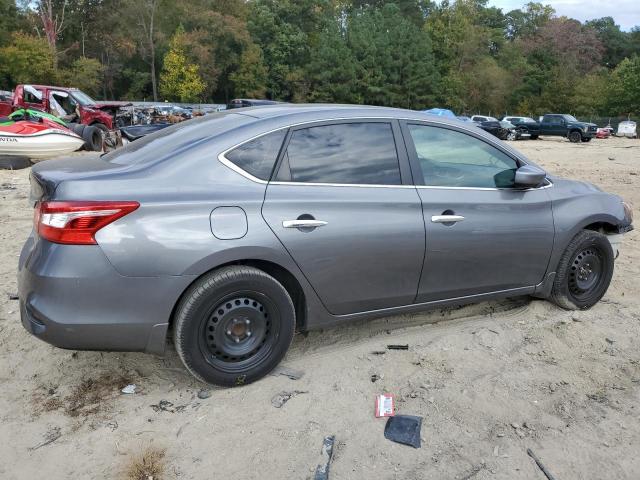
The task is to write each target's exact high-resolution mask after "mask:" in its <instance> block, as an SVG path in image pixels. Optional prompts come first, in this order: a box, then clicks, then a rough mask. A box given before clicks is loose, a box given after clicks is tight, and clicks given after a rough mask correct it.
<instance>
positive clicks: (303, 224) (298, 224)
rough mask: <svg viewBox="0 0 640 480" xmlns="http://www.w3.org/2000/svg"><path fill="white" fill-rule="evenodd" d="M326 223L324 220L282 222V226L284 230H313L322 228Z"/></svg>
mask: <svg viewBox="0 0 640 480" xmlns="http://www.w3.org/2000/svg"><path fill="white" fill-rule="evenodd" d="M327 223H328V222H325V221H324V220H306V219H305V220H284V221H283V222H282V226H283V227H284V228H315V227H324V226H325V225H326V224H327Z"/></svg>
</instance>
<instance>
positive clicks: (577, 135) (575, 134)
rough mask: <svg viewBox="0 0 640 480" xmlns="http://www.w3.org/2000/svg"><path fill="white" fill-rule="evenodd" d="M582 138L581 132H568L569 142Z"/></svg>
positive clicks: (577, 141)
mask: <svg viewBox="0 0 640 480" xmlns="http://www.w3.org/2000/svg"><path fill="white" fill-rule="evenodd" d="M580 140H582V134H581V133H580V132H578V131H576V130H574V131H573V132H569V141H570V142H571V143H579V142H580Z"/></svg>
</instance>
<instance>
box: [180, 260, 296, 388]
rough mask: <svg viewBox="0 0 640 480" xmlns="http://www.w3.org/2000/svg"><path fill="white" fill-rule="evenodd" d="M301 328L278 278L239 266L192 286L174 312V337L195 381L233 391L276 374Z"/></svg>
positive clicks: (212, 273)
mask: <svg viewBox="0 0 640 480" xmlns="http://www.w3.org/2000/svg"><path fill="white" fill-rule="evenodd" d="M295 324H296V314H295V308H294V306H293V302H292V301H291V297H290V296H289V294H288V293H287V290H286V289H285V288H284V287H283V286H282V285H281V284H280V283H279V282H278V281H277V280H276V279H275V278H273V277H272V276H270V275H268V274H266V273H265V272H263V271H262V270H258V269H257V268H253V267H248V266H240V265H235V266H229V267H224V268H221V269H220V270H216V271H214V272H211V273H208V274H206V275H204V276H203V277H201V278H200V279H198V280H197V281H196V282H195V283H194V284H193V285H192V286H191V287H189V289H188V290H187V291H186V292H185V294H184V295H183V297H182V299H181V300H180V302H179V303H178V306H177V308H176V312H175V314H174V332H173V337H174V343H175V347H176V351H177V352H178V356H179V357H180V359H181V360H182V363H183V364H184V366H185V367H186V368H187V370H188V371H189V372H190V373H191V374H192V375H193V376H194V377H196V378H197V379H199V380H201V381H203V382H206V383H213V384H216V385H222V386H229V387H230V386H239V385H245V384H248V383H251V382H254V381H256V380H258V379H260V378H262V377H264V376H265V375H267V374H268V373H269V372H270V371H271V370H273V369H274V368H275V367H276V365H278V363H280V360H282V358H283V357H284V355H285V353H286V352H287V350H288V348H289V345H290V344H291V340H292V339H293V334H294V331H295Z"/></svg>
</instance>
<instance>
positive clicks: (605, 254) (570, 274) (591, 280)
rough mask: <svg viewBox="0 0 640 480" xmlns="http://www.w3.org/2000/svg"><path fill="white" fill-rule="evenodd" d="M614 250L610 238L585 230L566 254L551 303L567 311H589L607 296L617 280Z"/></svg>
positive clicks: (564, 254) (555, 283) (557, 273)
mask: <svg viewBox="0 0 640 480" xmlns="http://www.w3.org/2000/svg"><path fill="white" fill-rule="evenodd" d="M613 264H614V256H613V249H612V248H611V244H610V243H609V240H607V237H606V236H605V235H603V234H602V233H599V232H594V231H591V230H583V231H581V232H580V233H578V234H577V235H576V236H575V237H574V238H573V239H572V240H571V242H569V245H568V246H567V248H566V250H565V251H564V253H563V254H562V257H561V259H560V263H559V264H558V269H557V270H556V277H555V280H554V283H553V289H552V291H551V300H552V301H553V302H554V303H556V304H557V305H558V306H560V307H562V308H565V309H567V310H585V309H588V308H591V307H592V306H593V305H595V304H596V303H598V301H599V300H600V299H601V298H602V297H603V296H604V294H605V293H606V291H607V289H608V288H609V283H611V277H612V276H613Z"/></svg>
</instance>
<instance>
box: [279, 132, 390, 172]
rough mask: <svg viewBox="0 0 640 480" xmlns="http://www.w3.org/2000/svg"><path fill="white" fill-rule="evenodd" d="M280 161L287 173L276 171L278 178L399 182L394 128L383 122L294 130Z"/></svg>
mask: <svg viewBox="0 0 640 480" xmlns="http://www.w3.org/2000/svg"><path fill="white" fill-rule="evenodd" d="M283 164H284V170H285V172H286V173H285V174H284V178H283V176H282V175H279V176H278V179H279V180H291V181H294V182H305V183H334V184H365V185H400V184H401V179H400V167H399V163H398V153H397V151H396V145H395V141H394V136H393V130H392V128H391V124H390V123H386V122H358V123H342V124H332V125H322V126H316V127H309V128H302V129H299V130H295V131H294V132H293V133H292V135H291V139H290V140H289V144H288V146H287V151H286V154H285V158H284V161H283ZM282 170H283V169H281V172H282Z"/></svg>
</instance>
